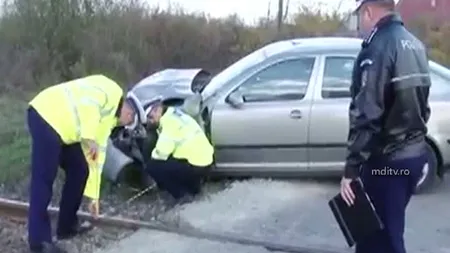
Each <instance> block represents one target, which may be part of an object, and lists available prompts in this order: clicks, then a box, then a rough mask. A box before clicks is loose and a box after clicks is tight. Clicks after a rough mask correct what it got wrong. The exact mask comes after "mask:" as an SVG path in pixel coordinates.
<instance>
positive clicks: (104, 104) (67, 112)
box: [29, 75, 123, 199]
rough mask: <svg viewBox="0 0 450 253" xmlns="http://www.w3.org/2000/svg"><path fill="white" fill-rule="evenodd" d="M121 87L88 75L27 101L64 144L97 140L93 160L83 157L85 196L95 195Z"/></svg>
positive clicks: (104, 78)
mask: <svg viewBox="0 0 450 253" xmlns="http://www.w3.org/2000/svg"><path fill="white" fill-rule="evenodd" d="M122 96H123V90H122V89H121V88H120V86H119V85H118V84H117V83H116V82H114V81H113V80H111V79H109V78H107V77H105V76H103V75H92V76H88V77H85V78H80V79H76V80H72V81H68V82H65V83H61V84H58V85H54V86H51V87H49V88H47V89H45V90H43V91H42V92H40V93H39V94H38V95H37V96H36V97H35V98H34V99H33V100H31V102H30V103H29V104H30V105H31V106H32V107H33V108H34V109H35V110H36V111H38V112H39V114H40V115H41V116H42V118H43V119H45V121H46V122H47V123H48V124H49V125H50V126H52V127H53V129H55V131H56V132H57V133H58V134H59V136H60V137H61V139H62V141H63V142H64V143H65V144H72V143H77V142H80V141H81V140H82V139H90V140H94V141H96V142H97V144H98V146H99V153H98V156H97V160H96V161H91V160H90V159H88V157H87V156H86V158H87V161H88V164H89V178H88V182H87V184H86V188H85V193H84V194H85V196H87V197H90V198H93V199H98V198H99V195H100V183H101V171H102V168H103V164H104V162H105V158H106V144H107V141H108V137H109V135H110V134H111V130H112V128H114V127H115V126H116V125H117V123H118V120H117V117H116V115H115V114H116V111H117V107H118V105H119V101H120V99H121V97H122ZM83 152H85V154H87V152H88V150H87V147H83Z"/></svg>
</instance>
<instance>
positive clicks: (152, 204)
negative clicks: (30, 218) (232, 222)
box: [0, 178, 227, 253]
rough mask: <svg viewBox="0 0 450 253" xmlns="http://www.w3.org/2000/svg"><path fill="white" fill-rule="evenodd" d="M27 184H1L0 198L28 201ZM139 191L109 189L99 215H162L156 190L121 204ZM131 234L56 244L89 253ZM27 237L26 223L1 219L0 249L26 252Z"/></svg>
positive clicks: (93, 234) (210, 186) (115, 232)
mask: <svg viewBox="0 0 450 253" xmlns="http://www.w3.org/2000/svg"><path fill="white" fill-rule="evenodd" d="M62 182H63V181H62V180H61V178H59V179H58V180H56V182H55V184H54V190H53V192H54V194H53V199H52V202H51V205H52V206H55V207H58V203H59V199H60V192H61V191H60V188H61V185H62ZM28 183H29V179H24V180H22V181H20V182H17V183H15V184H3V185H0V197H2V198H7V199H12V200H18V201H25V202H28V195H29V194H28ZM226 184H227V182H213V183H207V184H206V185H205V186H204V191H203V192H204V194H203V195H205V196H207V195H209V194H211V193H214V192H217V191H221V190H222V189H223V188H224V187H225V185H226ZM138 192H139V191H138V190H135V189H133V190H132V189H130V188H129V187H126V186H122V187H115V188H113V189H111V190H109V191H108V192H107V193H106V194H103V197H102V199H101V205H100V207H101V214H102V215H106V216H118V217H124V218H128V219H137V220H143V221H150V220H154V219H155V217H159V216H161V215H162V214H164V212H165V210H166V209H167V207H166V206H165V205H164V202H162V201H161V200H160V198H159V197H158V195H159V194H158V191H157V189H154V190H152V191H150V192H149V193H147V194H145V195H144V196H142V197H140V198H138V199H136V200H134V201H133V202H131V203H130V204H128V205H124V202H125V201H126V200H127V199H128V198H130V197H132V196H133V195H135V194H136V193H138ZM84 202H86V201H84ZM86 204H87V203H83V204H82V208H81V209H82V210H83V211H87V210H86V206H87V205H86ZM112 214H113V215H112ZM52 228H53V229H55V224H53V227H52ZM133 232H135V231H132V230H127V229H119V228H109V227H108V228H106V227H101V228H100V227H96V228H94V229H93V230H92V231H90V232H89V233H87V234H86V235H83V236H79V237H77V238H75V239H73V240H69V241H64V242H58V244H59V245H61V246H62V247H63V248H65V249H67V250H68V252H69V253H91V252H94V251H96V250H99V249H102V248H105V247H108V246H109V245H111V244H112V243H114V242H117V241H120V240H122V239H123V238H126V237H128V236H130V235H131V234H132V233H133ZM26 236H27V229H26V223H25V222H23V221H20V222H19V221H17V220H11V219H9V218H8V217H0V250H2V251H3V252H8V253H25V252H29V251H28V246H27V240H26V239H27V238H26Z"/></svg>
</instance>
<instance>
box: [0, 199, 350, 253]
mask: <svg viewBox="0 0 450 253" xmlns="http://www.w3.org/2000/svg"><path fill="white" fill-rule="evenodd" d="M28 208H29V205H28V203H26V202H22V201H16V200H9V199H5V198H0V213H3V214H6V215H8V216H11V217H14V218H17V217H19V218H20V217H22V218H23V217H26V216H27V213H28ZM48 211H49V214H50V215H51V216H52V217H55V216H57V215H58V213H59V209H58V208H55V207H50V208H49V209H48ZM78 217H80V218H81V219H83V220H86V221H89V222H91V223H92V224H95V225H97V226H108V227H116V228H124V229H133V230H137V229H148V230H157V231H162V232H167V233H174V234H178V235H184V236H187V237H191V238H196V239H205V240H209V241H216V242H222V243H235V244H240V245H246V246H256V247H263V248H266V249H267V250H269V251H279V252H287V253H348V252H350V251H349V250H342V249H341V250H339V249H334V250H333V249H327V248H330V247H329V246H328V247H327V246H324V248H312V247H302V246H297V245H290V244H284V243H276V242H270V241H264V240H260V239H256V238H250V237H247V236H244V235H239V234H231V233H225V232H217V231H206V230H202V229H199V228H195V227H192V226H177V225H175V224H168V223H166V222H162V221H158V220H156V221H151V222H147V221H139V220H133V219H127V218H122V217H106V216H100V217H98V218H94V217H93V216H92V215H90V214H89V213H86V212H78Z"/></svg>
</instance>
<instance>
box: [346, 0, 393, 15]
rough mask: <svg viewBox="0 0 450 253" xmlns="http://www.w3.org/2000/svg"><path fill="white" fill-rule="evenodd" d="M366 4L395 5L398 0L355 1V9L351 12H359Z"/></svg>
mask: <svg viewBox="0 0 450 253" xmlns="http://www.w3.org/2000/svg"><path fill="white" fill-rule="evenodd" d="M366 3H386V4H394V5H396V4H397V3H398V0H356V8H355V10H354V11H353V12H357V11H359V9H360V8H361V7H362V6H363V5H364V4H366Z"/></svg>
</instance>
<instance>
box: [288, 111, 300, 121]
mask: <svg viewBox="0 0 450 253" xmlns="http://www.w3.org/2000/svg"><path fill="white" fill-rule="evenodd" d="M289 117H291V118H292V119H301V118H302V112H301V111H300V110H297V109H295V110H292V111H291V113H290V114H289Z"/></svg>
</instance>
